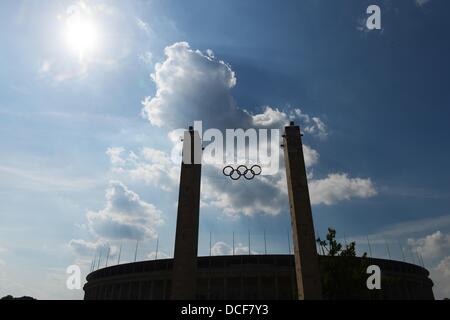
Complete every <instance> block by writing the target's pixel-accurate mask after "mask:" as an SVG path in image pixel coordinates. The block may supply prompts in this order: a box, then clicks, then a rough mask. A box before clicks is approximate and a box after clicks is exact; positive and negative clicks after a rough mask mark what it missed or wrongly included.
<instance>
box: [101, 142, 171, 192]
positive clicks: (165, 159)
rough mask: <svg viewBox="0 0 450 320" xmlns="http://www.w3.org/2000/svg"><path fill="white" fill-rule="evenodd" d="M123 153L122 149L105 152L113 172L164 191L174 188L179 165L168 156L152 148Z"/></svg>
mask: <svg viewBox="0 0 450 320" xmlns="http://www.w3.org/2000/svg"><path fill="white" fill-rule="evenodd" d="M125 151H126V150H125V149H124V148H122V147H114V148H108V150H107V151H106V154H107V155H108V156H109V158H110V161H111V166H112V170H113V172H115V173H118V174H119V175H122V176H126V177H128V178H130V179H132V180H134V181H142V182H144V183H145V184H147V185H153V186H159V187H161V188H162V189H163V190H165V191H170V190H172V188H173V187H174V186H176V184H177V182H178V180H179V175H180V164H174V163H173V162H172V160H171V158H170V157H169V155H168V154H166V153H165V152H163V151H161V150H157V149H153V148H142V149H141V151H140V152H139V153H138V154H136V153H134V152H133V151H130V152H128V154H125Z"/></svg>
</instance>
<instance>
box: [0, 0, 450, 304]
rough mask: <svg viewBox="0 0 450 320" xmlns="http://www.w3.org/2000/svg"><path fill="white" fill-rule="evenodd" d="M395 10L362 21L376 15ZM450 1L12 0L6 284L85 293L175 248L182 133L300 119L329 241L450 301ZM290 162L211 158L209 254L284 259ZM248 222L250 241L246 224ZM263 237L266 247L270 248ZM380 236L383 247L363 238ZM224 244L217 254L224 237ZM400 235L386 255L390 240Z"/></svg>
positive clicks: (2, 169) (2, 237)
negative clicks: (420, 268) (80, 283)
mask: <svg viewBox="0 0 450 320" xmlns="http://www.w3.org/2000/svg"><path fill="white" fill-rule="evenodd" d="M372 4H376V5H378V6H379V7H380V9H381V29H380V30H368V29H367V28H366V26H365V25H366V23H365V22H366V19H367V18H368V16H369V15H368V14H367V13H366V9H367V7H368V6H369V5H372ZM449 10H450V4H449V3H448V1H444V0H402V1H393V0H384V1H381V0H373V1H352V2H349V1H343V0H339V1H333V2H331V1H325V0H314V1H313V0H305V1H283V3H282V4H281V3H280V2H279V1H264V2H261V1H255V0H249V1H237V0H236V1H234V0H233V1H218V0H209V1H206V0H194V1H171V0H164V1H162V0H148V1H144V0H135V1H127V2H126V3H125V2H124V1H114V0H110V1H101V0H85V1H73V0H72V1H48V0H47V1H27V0H21V1H2V2H1V4H0V40H1V49H0V70H1V71H0V150H1V151H0V152H1V153H0V155H1V157H0V296H3V295H6V294H12V295H14V296H22V295H30V296H33V297H36V298H40V299H82V297H83V291H82V290H69V289H67V287H66V279H67V277H68V274H66V269H67V267H68V266H70V265H74V264H76V265H78V266H80V267H81V270H82V277H83V279H84V278H85V276H86V275H87V274H88V272H89V270H90V267H91V265H92V261H96V262H98V258H99V256H101V259H100V265H104V264H105V263H106V261H105V260H106V255H107V254H106V253H107V252H109V258H108V259H109V261H108V263H109V264H114V263H117V259H118V252H119V251H120V247H121V246H122V253H121V262H126V261H133V260H134V254H135V249H136V244H137V247H138V250H137V259H138V260H144V259H154V258H155V254H156V252H155V251H156V243H157V242H159V247H158V258H164V257H171V256H172V254H173V242H174V232H175V223H176V209H177V199H178V179H179V173H180V165H179V163H174V162H173V161H172V160H171V151H172V149H173V147H174V145H175V144H176V143H177V142H179V140H178V138H177V136H176V135H175V133H174V132H175V131H174V130H176V129H179V128H186V127H187V126H189V125H192V123H193V122H194V121H195V120H202V121H203V126H204V129H207V128H218V129H220V130H224V129H226V128H250V127H255V128H276V129H281V128H282V127H283V126H284V125H285V124H286V123H287V122H288V121H289V120H294V121H296V123H298V124H300V126H301V127H302V131H303V133H304V137H303V142H304V144H305V146H304V151H305V160H306V166H307V171H308V178H309V188H310V195H311V201H312V204H313V207H312V209H313V216H314V222H315V228H316V235H317V236H321V237H324V235H325V234H326V232H327V228H328V227H333V228H335V229H336V230H337V233H338V237H339V238H340V239H341V240H342V241H356V244H357V248H358V253H359V254H362V253H363V252H368V251H369V249H370V251H371V252H372V255H373V256H376V257H380V258H388V257H389V256H390V257H391V258H392V259H397V260H406V261H408V262H412V263H418V264H422V259H420V258H423V264H424V265H425V267H426V268H427V269H428V270H429V271H430V274H431V278H432V279H433V281H434V282H435V287H434V293H435V296H436V297H437V298H444V297H449V296H450V170H449V169H448V163H450V149H449V148H448V141H449V139H450V128H449V126H448V120H449V118H450V110H449V105H450V91H449V90H448V86H449V84H450V74H449V70H450V60H449V59H448V57H449V56H450V43H449V42H448V33H449V32H450V21H449V20H448V19H447V17H446V14H447V12H448V11H449ZM280 157H281V158H280V159H281V161H280V170H279V172H278V173H277V174H276V175H273V176H265V177H261V178H257V179H254V180H252V181H251V182H248V181H242V180H240V181H237V182H233V181H230V180H229V179H226V178H225V177H223V176H222V173H221V169H220V168H217V167H215V166H211V165H209V166H208V165H204V166H203V172H202V198H201V212H200V235H199V255H209V254H210V251H211V254H213V255H219V254H230V253H231V251H232V249H231V243H232V235H233V232H234V233H235V237H236V252H237V253H248V251H249V250H250V251H251V252H253V253H254V254H258V253H260V254H261V253H264V252H265V250H266V249H267V252H268V253H287V252H289V248H290V244H289V243H290V232H289V230H290V229H289V228H290V219H289V211H288V198H287V193H286V184H285V177H284V165H283V159H282V157H283V155H282V154H281V155H280ZM249 232H250V234H251V243H250V248H249V243H248V233H249ZM264 234H265V235H266V241H267V248H266V249H265V248H264ZM367 239H369V243H370V248H369V245H368V241H367ZM210 240H211V250H210ZM388 249H389V250H388Z"/></svg>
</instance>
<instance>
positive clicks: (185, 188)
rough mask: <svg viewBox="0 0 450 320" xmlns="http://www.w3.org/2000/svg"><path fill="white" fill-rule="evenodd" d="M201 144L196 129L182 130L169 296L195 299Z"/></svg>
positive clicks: (175, 298)
mask: <svg viewBox="0 0 450 320" xmlns="http://www.w3.org/2000/svg"><path fill="white" fill-rule="evenodd" d="M201 157H202V145H201V140H200V136H199V134H198V132H197V131H194V129H193V128H192V127H189V131H186V132H185V133H184V139H183V160H182V163H181V176H180V192H179V197H178V213H177V230H176V235H175V250H174V259H173V270H172V289H171V297H172V299H174V300H184V299H195V292H196V279H197V276H196V271H197V250H198V249H197V248H198V226H199V210H200V181H201V169H202V165H201Z"/></svg>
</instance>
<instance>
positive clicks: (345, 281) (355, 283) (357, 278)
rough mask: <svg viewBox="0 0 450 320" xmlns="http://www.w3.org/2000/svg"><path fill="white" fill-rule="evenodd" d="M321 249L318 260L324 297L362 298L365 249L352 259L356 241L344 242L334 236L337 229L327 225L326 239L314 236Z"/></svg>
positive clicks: (363, 296) (364, 283)
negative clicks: (357, 257)
mask: <svg viewBox="0 0 450 320" xmlns="http://www.w3.org/2000/svg"><path fill="white" fill-rule="evenodd" d="M317 243H318V244H319V245H320V248H321V251H322V254H323V255H322V257H321V259H320V260H321V261H320V268H321V277H322V288H323V295H324V297H325V298H326V299H332V300H338V299H358V298H365V297H366V294H367V288H366V278H367V275H366V269H367V266H368V261H367V259H366V258H367V253H364V254H363V255H362V259H355V257H356V244H355V242H351V243H350V244H345V246H343V245H342V244H341V243H339V242H338V241H337V240H336V230H334V229H332V228H328V234H327V236H326V239H325V240H321V239H320V238H318V239H317Z"/></svg>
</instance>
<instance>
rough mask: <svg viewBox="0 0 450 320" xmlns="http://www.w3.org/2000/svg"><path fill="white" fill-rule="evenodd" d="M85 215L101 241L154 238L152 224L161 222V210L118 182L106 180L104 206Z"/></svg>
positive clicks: (154, 231)
mask: <svg viewBox="0 0 450 320" xmlns="http://www.w3.org/2000/svg"><path fill="white" fill-rule="evenodd" d="M86 218H87V220H88V228H89V230H90V231H91V233H92V234H94V235H96V236H97V237H99V238H101V239H105V240H121V239H134V240H141V239H148V238H156V236H157V232H156V227H157V226H158V225H161V224H162V223H163V222H164V220H163V218H162V216H161V211H159V210H158V209H157V208H156V207H155V206H154V205H153V204H150V203H147V202H145V201H143V200H141V198H140V197H139V195H138V194H136V193H135V192H133V191H131V190H130V189H128V188H127V187H126V186H125V185H124V184H122V183H121V182H118V181H112V182H110V186H109V188H108V190H107V191H106V206H105V208H104V209H102V210H100V211H97V212H94V211H89V212H88V213H87V214H86Z"/></svg>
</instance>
